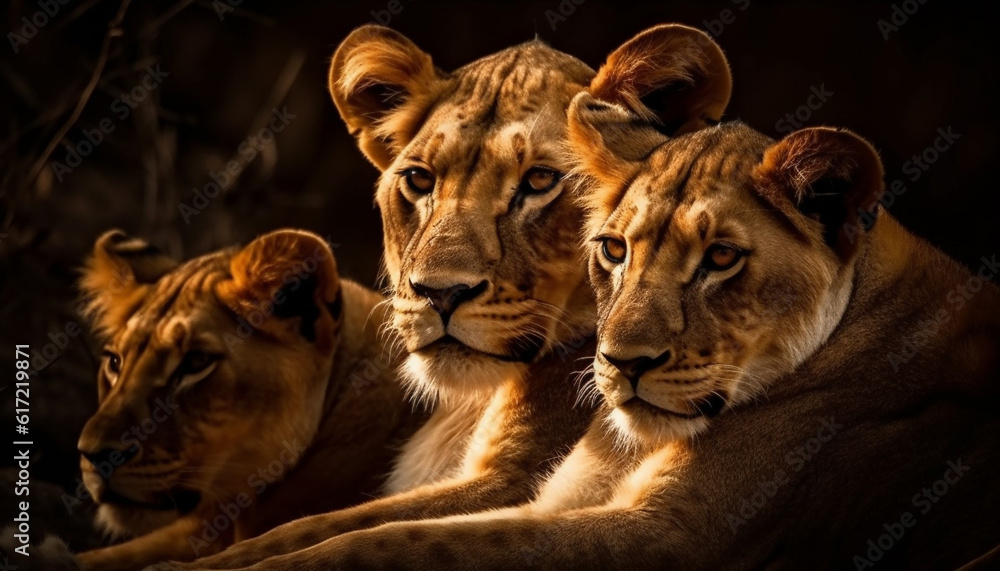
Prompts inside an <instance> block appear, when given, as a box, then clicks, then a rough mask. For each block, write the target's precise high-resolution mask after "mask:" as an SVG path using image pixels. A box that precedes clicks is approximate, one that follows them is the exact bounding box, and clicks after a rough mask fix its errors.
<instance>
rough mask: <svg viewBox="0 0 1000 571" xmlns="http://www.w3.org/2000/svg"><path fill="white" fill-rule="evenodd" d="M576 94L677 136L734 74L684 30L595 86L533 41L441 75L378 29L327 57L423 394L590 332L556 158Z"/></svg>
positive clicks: (627, 51)
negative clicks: (627, 104)
mask: <svg viewBox="0 0 1000 571" xmlns="http://www.w3.org/2000/svg"><path fill="white" fill-rule="evenodd" d="M709 77H710V78H711V79H708V78H709ZM595 82H596V83H595ZM584 89H598V90H603V91H606V92H612V91H613V92H615V93H616V94H618V95H619V96H621V97H622V98H626V99H629V100H630V101H633V102H635V104H636V105H640V106H641V105H643V104H642V103H640V101H655V102H657V103H660V104H662V106H663V107H665V108H667V109H668V111H667V112H664V113H663V115H664V116H665V117H667V118H668V119H667V120H668V121H669V122H670V123H671V124H673V125H674V126H675V127H676V128H679V127H680V126H682V125H693V124H697V123H700V122H702V121H704V120H705V119H706V118H710V117H712V116H713V115H715V114H718V113H720V112H721V108H722V107H724V106H725V103H726V101H727V100H728V97H729V75H728V68H727V67H726V63H725V58H724V57H723V56H722V53H721V51H720V50H719V49H718V47H717V46H715V44H714V43H713V42H712V40H711V39H710V38H708V37H707V36H705V35H704V34H702V33H701V32H698V31H696V30H692V29H690V28H684V27H681V26H660V27H657V28H653V29H651V30H649V31H647V32H644V33H643V34H640V35H639V36H637V37H636V38H635V39H634V40H632V41H631V42H629V43H626V44H625V45H624V46H622V47H621V48H619V49H618V50H616V52H615V53H613V54H612V56H611V57H609V59H608V63H607V64H605V66H604V67H602V68H601V70H600V72H599V73H598V74H597V75H596V76H595V73H594V71H593V70H591V69H590V68H589V67H587V66H586V65H584V64H583V63H582V62H580V61H579V60H577V59H575V58H573V57H570V56H568V55H566V54H563V53H561V52H558V51H556V50H553V49H551V48H549V47H548V46H546V45H544V44H542V43H541V42H538V41H533V42H528V43H526V44H522V45H520V46H516V47H514V48H510V49H507V50H504V51H502V52H500V53H497V54H494V55H492V56H489V57H485V58H482V59H480V60H478V61H476V62H473V63H472V64H469V65H467V66H465V67H462V68H460V69H459V70H457V71H455V72H452V73H444V72H442V71H440V70H438V69H436V68H435V67H434V66H433V64H432V63H431V58H430V56H428V55H427V54H425V53H424V52H422V51H420V50H419V49H418V48H417V47H416V46H415V45H413V43H412V42H410V41H409V40H408V39H407V38H405V37H403V36H402V35H400V34H399V33H397V32H394V31H392V30H389V29H387V28H382V27H378V26H366V27H362V28H359V29H357V30H355V31H354V32H353V33H352V34H351V35H350V36H348V38H347V39H345V40H344V42H343V43H342V44H341V45H340V47H339V48H338V49H337V52H336V53H335V54H334V58H333V64H332V66H331V68H330V92H331V94H332V96H333V99H334V102H335V103H336V104H337V108H338V109H339V111H340V114H341V116H342V117H343V119H344V121H345V122H346V123H347V125H348V128H349V129H350V130H351V132H352V134H354V135H355V136H356V137H357V138H358V142H359V146H360V147H361V149H362V150H363V151H364V152H365V154H366V156H367V157H368V158H369V159H370V160H371V161H372V162H373V163H374V164H375V165H376V166H377V167H378V168H379V169H380V170H381V171H382V175H381V178H380V179H379V183H378V189H377V192H376V201H377V203H378V206H379V208H380V210H381V213H382V220H383V227H384V228H383V229H384V232H385V267H386V273H387V275H388V278H389V281H390V283H391V286H392V303H393V307H394V310H395V316H394V325H395V327H396V329H397V330H398V332H399V334H400V337H401V338H402V340H403V342H404V343H405V345H406V348H407V350H408V351H409V352H410V355H409V357H408V360H407V369H408V371H409V372H410V378H411V381H412V385H413V388H414V389H415V390H416V392H417V393H418V394H420V395H421V396H428V397H431V398H434V397H445V398H447V397H448V396H449V395H454V394H459V393H462V392H469V391H472V392H478V391H482V390H491V389H493V388H495V386H496V384H497V382H498V381H503V380H506V379H509V378H511V377H512V376H514V375H517V374H519V373H520V372H521V370H522V369H523V368H524V366H525V364H527V363H531V362H533V361H534V360H535V359H536V357H538V356H539V355H542V354H545V353H546V352H548V351H549V350H550V349H551V348H552V347H553V346H554V345H556V344H558V343H562V342H565V341H568V340H571V339H581V338H583V337H584V336H585V335H589V334H590V332H592V329H593V322H594V307H593V297H592V293H591V291H590V288H589V287H588V286H587V284H586V271H585V268H584V267H583V264H581V260H582V258H583V252H582V251H581V247H580V242H579V232H580V229H581V228H582V226H583V223H584V214H583V211H582V210H581V208H580V207H579V205H578V204H577V203H576V201H575V200H574V199H573V197H572V196H571V195H572V194H573V188H571V186H572V185H573V184H575V183H571V179H570V178H568V177H567V176H566V175H567V173H568V171H569V168H570V164H569V161H568V159H567V157H566V153H565V143H566V140H565V139H566V125H567V118H566V110H567V108H568V106H569V103H570V101H571V100H572V98H573V96H574V95H576V94H577V93H579V92H581V91H583V90H584ZM677 93H681V94H682V95H680V96H678V95H677ZM651 104H652V103H651ZM643 109H644V111H645V112H646V113H649V114H652V115H654V116H655V113H656V112H658V111H660V109H659V108H657V109H656V110H650V109H646V108H645V107H644V108H643Z"/></svg>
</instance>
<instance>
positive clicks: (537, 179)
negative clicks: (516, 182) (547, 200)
mask: <svg viewBox="0 0 1000 571" xmlns="http://www.w3.org/2000/svg"><path fill="white" fill-rule="evenodd" d="M561 179H562V174H561V173H558V172H556V171H554V170H552V169H546V168H542V167H534V168H532V169H529V170H528V172H527V173H525V175H524V178H523V179H522V180H521V186H520V187H519V188H518V190H519V191H520V192H523V193H525V194H541V193H543V192H548V191H550V190H552V189H553V188H554V187H555V186H556V185H557V184H559V181H560V180H561Z"/></svg>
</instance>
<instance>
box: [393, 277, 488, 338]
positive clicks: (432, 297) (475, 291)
mask: <svg viewBox="0 0 1000 571" xmlns="http://www.w3.org/2000/svg"><path fill="white" fill-rule="evenodd" d="M486 285H487V284H486V280H483V281H481V282H479V284H477V285H475V286H472V287H470V286H468V285H466V284H456V285H453V286H448V287H446V288H433V287H430V286H426V285H423V284H418V283H413V282H412V281H411V282H410V287H412V288H413V291H415V292H417V295H420V296H423V297H426V298H427V300H428V301H429V302H430V303H431V307H433V308H434V311H436V312H438V315H440V316H441V321H442V322H444V325H445V327H447V326H448V320H449V319H451V314H452V313H454V312H455V310H456V309H458V306H460V305H462V304H463V303H465V302H467V301H469V300H470V299H474V298H476V297H478V296H479V294H481V293H483V292H484V291H486Z"/></svg>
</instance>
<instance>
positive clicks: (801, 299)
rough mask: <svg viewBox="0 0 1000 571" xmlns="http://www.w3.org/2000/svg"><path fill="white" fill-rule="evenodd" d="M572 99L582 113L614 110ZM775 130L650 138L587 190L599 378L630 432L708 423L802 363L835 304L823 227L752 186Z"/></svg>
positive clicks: (639, 434) (669, 431)
mask: <svg viewBox="0 0 1000 571" xmlns="http://www.w3.org/2000/svg"><path fill="white" fill-rule="evenodd" d="M579 103H580V105H581V106H580V107H579V108H578V109H577V110H578V111H579V112H578V113H576V119H575V120H579V121H583V122H584V123H586V122H587V121H592V120H594V119H595V117H599V116H601V115H607V114H614V113H618V112H619V111H618V110H616V109H615V108H614V107H612V106H608V105H605V104H603V103H599V102H596V101H595V100H592V99H591V100H589V101H580V102H579ZM575 105H576V104H574V106H575ZM575 108H576V107H575ZM588 114H589V115H590V117H588ZM581 116H582V118H581ZM605 119H607V118H606V117H605ZM571 128H573V127H572V125H571ZM597 132H599V131H592V133H597ZM624 132H626V133H627V131H624ZM605 135H607V133H605ZM645 135H646V136H649V133H648V132H646V133H645ZM641 138H642V137H641V136H639V134H638V133H637V134H636V136H635V137H634V138H632V141H633V142H634V141H638V140H640V139H641ZM625 139H627V137H625V138H623V139H622V140H620V141H617V142H616V141H613V140H611V139H609V138H607V137H605V138H604V140H603V142H604V143H608V144H610V145H611V146H612V148H613V147H614V146H615V145H616V144H618V143H621V142H622V141H624V140H625ZM773 143H774V141H772V140H770V139H768V138H767V137H765V136H763V135H761V134H759V133H757V132H755V131H753V130H752V129H749V128H747V127H745V126H743V125H740V124H730V125H726V126H720V127H713V128H709V129H706V130H703V131H699V132H696V133H693V134H689V135H684V136H681V137H676V138H666V137H659V138H658V139H657V140H655V141H653V145H652V147H651V149H652V150H650V149H647V153H646V154H647V155H648V158H646V159H645V160H642V161H637V162H635V163H632V165H631V167H632V170H631V171H630V170H628V169H627V168H624V167H625V166H626V165H624V163H623V164H622V166H623V169H622V171H621V173H622V174H623V176H625V177H627V178H626V179H625V180H623V181H622V182H621V183H620V184H618V185H614V184H611V183H610V181H608V180H605V181H602V182H601V184H599V185H598V189H597V190H594V191H593V192H592V194H591V195H590V196H589V197H588V201H589V204H590V207H591V212H592V215H593V216H592V219H591V222H590V224H589V226H588V233H589V254H590V256H589V260H590V261H589V271H590V277H591V281H592V283H593V285H594V288H595V291H596V294H597V302H598V314H599V320H598V338H599V350H598V353H597V355H596V356H595V360H594V369H595V378H596V383H597V387H598V389H599V390H600V392H601V393H602V394H603V395H604V396H605V398H606V400H607V401H608V403H609V404H610V405H611V406H613V407H614V410H613V411H612V413H611V417H610V418H611V420H612V421H613V423H614V425H615V426H616V427H617V428H618V429H619V432H620V434H622V435H625V436H627V438H629V439H635V438H639V439H643V440H649V441H658V440H661V439H665V438H676V437H683V436H690V435H692V434H695V433H697V432H698V431H700V430H702V429H704V428H705V427H706V426H708V423H709V419H710V418H712V417H714V416H715V415H717V414H719V413H720V412H722V411H723V410H725V409H727V408H730V407H733V406H735V405H737V404H739V403H742V402H745V401H747V400H749V399H751V398H754V396H755V395H758V394H759V393H760V391H761V390H762V389H763V388H764V387H766V386H767V385H768V384H769V383H771V382H772V381H774V380H775V379H776V378H777V377H779V376H780V375H782V374H785V373H787V372H789V371H791V370H792V369H793V368H794V367H796V366H797V365H798V364H800V363H801V362H802V361H803V360H804V359H805V358H806V357H807V356H808V355H809V354H810V353H811V352H812V351H814V350H815V349H816V347H818V346H819V345H820V344H821V343H822V342H823V341H824V340H825V339H826V338H827V336H828V335H829V333H830V332H831V331H832V329H833V327H834V326H835V325H836V323H837V322H838V320H839V318H840V315H841V314H842V312H843V309H844V307H845V305H846V301H847V296H848V293H849V291H850V288H849V280H848V279H847V277H846V276H845V273H844V272H843V271H842V269H843V268H844V264H843V260H842V259H841V258H840V257H839V256H838V255H837V253H836V252H835V251H834V249H832V248H831V247H829V246H827V245H826V243H825V242H824V238H823V232H822V230H821V229H817V228H811V227H810V223H812V224H815V221H812V220H809V219H807V218H806V217H805V216H801V215H800V214H799V213H795V212H793V213H792V215H791V216H794V217H796V218H791V217H790V216H789V214H788V213H787V212H783V211H782V210H780V209H779V208H776V207H774V206H773V205H772V204H770V203H769V202H768V201H767V200H765V199H764V198H762V192H761V190H760V184H759V180H758V177H759V176H760V174H761V169H763V168H764V167H761V164H762V160H763V158H764V156H765V152H766V151H767V150H768V148H769V147H771V146H772V144H773ZM592 144H596V145H598V146H600V144H601V141H600V139H598V141H597V142H596V143H595V142H593V141H592ZM633 150H634V149H633ZM595 152H596V151H595ZM605 152H609V153H610V152H611V151H607V150H605ZM605 160H606V157H605ZM584 168H586V167H584ZM802 228H805V230H802Z"/></svg>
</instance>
